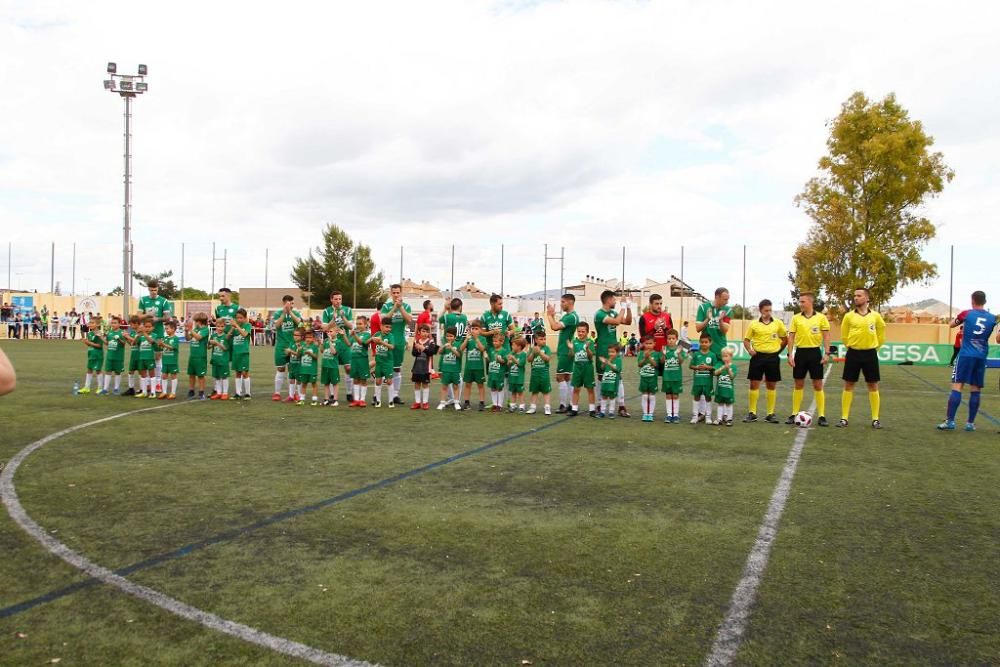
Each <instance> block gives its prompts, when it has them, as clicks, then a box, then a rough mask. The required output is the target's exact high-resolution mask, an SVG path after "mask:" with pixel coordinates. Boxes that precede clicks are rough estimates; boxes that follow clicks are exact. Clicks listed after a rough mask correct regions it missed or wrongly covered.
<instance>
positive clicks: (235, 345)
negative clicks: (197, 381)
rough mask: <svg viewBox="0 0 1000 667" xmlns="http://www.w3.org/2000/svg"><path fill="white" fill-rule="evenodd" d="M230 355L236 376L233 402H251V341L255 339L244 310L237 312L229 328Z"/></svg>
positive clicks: (240, 309)
mask: <svg viewBox="0 0 1000 667" xmlns="http://www.w3.org/2000/svg"><path fill="white" fill-rule="evenodd" d="M228 331H229V341H230V342H229V355H230V357H231V358H232V360H233V372H234V373H235V374H236V393H235V394H233V396H232V398H233V400H239V399H244V400H249V399H250V397H251V394H250V341H251V340H252V339H253V325H252V324H250V322H249V321H248V320H247V311H246V310H245V309H244V308H239V309H237V310H236V320H235V321H234V322H232V323H231V324H230V326H229V329H228Z"/></svg>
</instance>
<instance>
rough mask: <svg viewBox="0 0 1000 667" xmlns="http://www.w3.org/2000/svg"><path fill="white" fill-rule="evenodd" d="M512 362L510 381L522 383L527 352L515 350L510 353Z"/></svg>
mask: <svg viewBox="0 0 1000 667" xmlns="http://www.w3.org/2000/svg"><path fill="white" fill-rule="evenodd" d="M511 356H513V357H514V363H512V364H510V383H511V384H524V367H525V365H526V364H527V363H528V353H527V352H517V353H515V354H512V355H511Z"/></svg>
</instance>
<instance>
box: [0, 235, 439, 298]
mask: <svg viewBox="0 0 1000 667" xmlns="http://www.w3.org/2000/svg"><path fill="white" fill-rule="evenodd" d="M7 282H10V281H9V280H8V281H7ZM451 298H452V299H454V298H455V244H454V243H452V244H451Z"/></svg>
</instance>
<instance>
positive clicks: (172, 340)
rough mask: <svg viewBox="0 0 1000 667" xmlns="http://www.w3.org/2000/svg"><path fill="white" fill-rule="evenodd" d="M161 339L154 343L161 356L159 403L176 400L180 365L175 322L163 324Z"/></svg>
mask: <svg viewBox="0 0 1000 667" xmlns="http://www.w3.org/2000/svg"><path fill="white" fill-rule="evenodd" d="M164 328H165V331H164V334H163V338H160V339H158V340H157V341H156V343H157V347H158V349H159V350H160V353H161V354H162V355H163V356H162V358H161V359H162V366H161V374H160V378H161V382H162V383H163V384H162V387H161V389H160V393H159V394H158V395H157V398H159V399H160V400H161V401H163V400H170V401H172V400H174V399H175V398H177V373H178V366H179V365H180V349H181V344H180V341H179V340H178V338H177V322H176V321H175V320H169V321H167V323H166V324H164Z"/></svg>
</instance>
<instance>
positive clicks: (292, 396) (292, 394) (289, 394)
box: [288, 380, 295, 398]
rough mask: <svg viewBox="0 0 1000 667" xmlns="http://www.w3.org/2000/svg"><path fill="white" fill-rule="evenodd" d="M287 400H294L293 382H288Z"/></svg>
mask: <svg viewBox="0 0 1000 667" xmlns="http://www.w3.org/2000/svg"><path fill="white" fill-rule="evenodd" d="M288 398H295V380H289V381H288Z"/></svg>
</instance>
